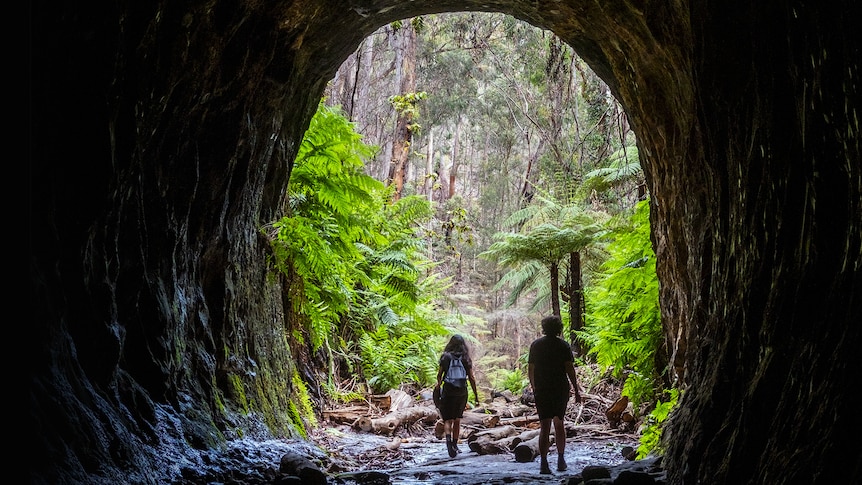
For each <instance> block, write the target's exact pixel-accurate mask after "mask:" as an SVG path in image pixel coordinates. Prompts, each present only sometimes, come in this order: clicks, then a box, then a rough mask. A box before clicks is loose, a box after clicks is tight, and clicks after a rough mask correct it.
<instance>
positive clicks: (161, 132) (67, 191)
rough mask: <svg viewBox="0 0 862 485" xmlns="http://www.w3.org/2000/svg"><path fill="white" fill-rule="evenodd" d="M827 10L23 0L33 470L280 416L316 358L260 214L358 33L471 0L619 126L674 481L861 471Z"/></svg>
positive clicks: (853, 235) (850, 70)
mask: <svg viewBox="0 0 862 485" xmlns="http://www.w3.org/2000/svg"><path fill="white" fill-rule="evenodd" d="M822 3H824V5H821V4H817V5H816V6H812V5H801V4H800V3H787V4H783V5H773V4H769V5H767V4H764V3H763V2H760V3H757V4H754V3H751V2H730V3H728V2H726V1H722V2H717V1H698V2H685V1H675V2H641V3H638V4H634V3H632V2H627V1H625V0H610V1H604V2H588V1H581V0H561V1H558V2H533V1H527V0H521V1H514V0H511V1H490V2H489V1H462V2H454V1H450V0H428V1H426V2H401V1H398V0H376V1H363V2H358V1H348V2H331V1H326V0H309V1H297V2H292V1H274V2H264V3H260V2H217V3H216V2H193V1H185V2H177V1H173V2H167V1H164V0H163V1H158V2H152V3H149V4H146V2H144V3H141V2H137V3H121V4H112V5H110V6H106V5H92V6H90V5H71V4H63V5H55V4H49V3H47V2H44V1H43V0H39V1H37V2H35V3H34V4H33V6H32V32H31V36H32V61H33V70H32V76H31V86H32V90H31V92H32V99H31V105H32V111H31V114H32V120H31V135H32V136H31V148H30V149H31V153H30V159H31V219H30V236H31V242H30V246H31V266H30V274H31V305H32V307H33V314H34V321H33V324H32V325H31V326H29V327H28V333H27V335H26V338H25V341H26V342H27V344H28V347H27V351H28V352H27V353H26V354H27V355H28V357H29V358H30V360H29V362H28V364H29V369H30V370H31V372H30V387H29V389H28V391H29V413H28V417H29V418H30V419H29V420H28V427H27V431H26V433H27V434H28V436H29V437H30V438H31V441H30V443H29V446H28V448H27V450H28V451H27V453H28V455H29V456H30V458H31V463H34V464H35V466H34V467H33V469H32V470H31V481H32V482H33V483H119V482H124V481H131V482H136V483H162V482H169V481H171V480H172V479H174V478H175V477H176V476H178V474H179V473H180V469H181V468H182V467H183V466H185V465H188V464H194V463H196V462H198V461H200V456H199V453H198V451H199V450H206V449H210V448H215V447H218V446H219V445H220V444H221V443H223V442H224V440H226V439H230V438H233V437H237V436H252V437H256V436H258V437H261V438H263V437H266V436H271V435H272V436H295V435H296V434H297V433H299V429H300V428H301V426H300V427H298V426H297V425H298V424H300V423H299V421H298V418H297V416H296V415H295V413H292V412H291V411H290V410H291V404H290V401H291V395H292V393H293V392H294V390H293V387H292V379H293V378H294V376H296V373H297V372H298V370H297V369H298V368H300V369H301V368H304V367H306V366H307V365H308V362H307V361H308V359H309V357H307V356H306V355H305V354H303V353H302V352H303V351H304V349H303V348H302V346H298V345H296V343H295V342H292V341H291V338H290V335H291V332H290V331H291V330H292V328H291V327H292V325H293V324H292V322H291V319H290V318H289V315H288V314H287V312H285V308H289V291H287V290H289V288H285V286H284V282H283V281H282V280H280V279H279V278H273V277H271V276H270V272H269V269H268V268H267V265H266V256H267V242H266V239H265V237H264V236H263V235H262V233H261V229H262V226H263V224H265V223H266V222H268V221H270V220H273V219H274V218H276V217H277V216H278V215H279V214H280V211H281V208H280V204H281V202H282V200H283V197H284V192H285V189H286V185H287V177H288V174H289V171H290V167H291V160H292V158H293V156H294V154H295V151H296V144H297V142H298V140H299V139H300V137H301V135H302V133H303V132H304V130H305V128H306V126H307V124H308V122H309V120H310V117H311V115H312V114H313V111H314V108H315V107H316V105H317V101H318V98H319V96H320V94H321V92H322V87H323V86H324V84H325V83H326V82H327V81H328V80H329V79H330V78H331V77H332V75H333V74H334V72H335V69H336V68H337V67H338V65H339V64H340V63H341V61H342V60H343V59H344V58H345V57H346V56H347V55H348V54H349V53H350V52H352V51H353V49H355V47H356V46H357V45H358V43H359V42H360V41H361V39H362V38H363V37H364V36H365V35H367V34H369V33H371V32H373V31H374V30H375V29H376V28H377V27H378V26H380V25H382V24H384V23H386V22H390V21H393V20H396V19H399V18H405V17H410V16H415V15H419V14H423V13H434V12H441V11H447V10H468V9H476V10H478V9H487V10H495V11H502V12H506V13H510V14H512V15H514V16H516V17H518V18H521V19H523V20H526V21H529V22H531V23H533V24H535V25H537V26H540V27H543V28H548V29H551V30H553V31H554V32H556V33H557V34H558V35H560V36H561V37H562V38H563V39H564V40H566V41H567V42H568V43H570V44H571V45H572V46H573V47H574V48H575V49H576V50H577V51H578V53H579V54H580V55H581V56H582V57H583V58H584V59H585V60H587V62H589V63H590V65H591V67H592V68H593V69H594V70H595V71H596V72H597V73H598V74H599V75H600V76H602V78H603V79H604V80H605V81H606V82H607V83H608V85H609V86H610V87H611V89H612V90H613V92H614V94H615V95H616V96H617V97H618V99H620V101H621V102H622V103H623V104H624V106H625V107H626V110H627V112H628V114H629V116H630V118H631V121H632V124H633V126H634V128H635V130H636V132H637V135H638V139H639V142H640V144H641V147H640V148H641V150H640V151H641V153H642V155H643V160H642V162H643V166H644V169H645V173H646V174H647V180H648V184H649V187H650V192H651V194H652V217H653V228H654V240H655V246H656V252H657V255H658V257H659V277H660V281H661V284H662V290H661V291H662V293H661V304H662V316H663V322H664V326H665V329H666V335H667V353H668V356H669V357H670V358H671V360H672V363H673V366H672V367H673V369H674V373H675V374H674V375H676V376H677V377H678V378H679V379H681V381H682V382H684V383H685V385H686V389H687V390H686V394H685V397H684V399H683V404H682V406H681V409H680V411H679V413H678V415H677V416H676V417H675V418H674V419H673V421H672V424H671V427H670V429H669V430H668V431H669V432H668V433H667V434H668V437H669V438H670V439H669V440H668V442H667V443H666V447H667V458H666V465H667V468H668V477H669V479H670V480H671V481H672V482H674V483H698V482H700V483H776V484H780V483H797V482H802V481H805V482H812V483H832V482H835V483H841V482H842V481H843V482H849V481H853V479H856V480H859V478H860V473H862V471H860V464H859V458H858V453H856V452H854V451H853V450H854V448H853V447H852V446H844V445H842V442H843V443H846V442H849V439H850V438H852V437H855V435H856V434H857V433H858V431H859V426H858V425H854V424H853V423H854V421H853V420H852V416H851V414H850V411H851V408H850V406H851V403H852V402H853V401H852V399H851V397H852V395H851V393H852V392H853V387H854V386H852V384H849V383H851V382H853V380H852V379H853V378H855V376H858V375H859V374H860V370H862V369H860V361H859V359H856V358H854V357H853V355H852V352H853V351H854V350H855V349H856V347H857V346H858V345H859V344H860V337H862V336H860V327H862V326H860V325H859V320H860V315H862V297H860V285H862V280H860V265H862V249H860V245H862V242H860V234H862V227H860V226H862V222H860V221H862V205H860V204H862V202H860V201H862V162H860V144H859V139H860V137H859V122H858V119H859V112H858V110H859V108H858V106H859V100H860V96H859V94H860V86H859V79H860V74H862V73H860V69H859V62H860V59H859V57H860V55H859V53H860V41H859V40H858V36H856V35H854V34H853V33H854V32H855V29H856V26H855V21H856V20H858V19H859V18H862V17H860V15H859V13H860V11H859V8H860V7H859V6H858V5H857V4H856V3H854V2H852V1H851V0H844V1H839V2H831V3H830V4H829V5H825V3H827V2H822ZM334 32H337V33H338V34H337V35H333V33H334ZM842 440H847V441H842Z"/></svg>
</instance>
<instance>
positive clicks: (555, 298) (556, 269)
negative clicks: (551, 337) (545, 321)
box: [548, 262, 561, 317]
mask: <svg viewBox="0 0 862 485" xmlns="http://www.w3.org/2000/svg"><path fill="white" fill-rule="evenodd" d="M548 269H549V270H550V272H551V310H552V311H553V312H554V315H556V316H558V317H559V316H561V315H560V264H559V263H557V262H554V263H551V266H550V267H549V268H548Z"/></svg>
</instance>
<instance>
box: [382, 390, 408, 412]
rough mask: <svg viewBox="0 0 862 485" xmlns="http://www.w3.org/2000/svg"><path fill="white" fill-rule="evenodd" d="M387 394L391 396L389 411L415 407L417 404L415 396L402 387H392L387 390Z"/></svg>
mask: <svg viewBox="0 0 862 485" xmlns="http://www.w3.org/2000/svg"><path fill="white" fill-rule="evenodd" d="M385 396H387V397H388V398H389V408H388V410H389V412H394V411H399V410H401V409H406V408H409V407H413V405H414V404H415V400H414V399H413V397H412V396H411V395H410V394H407V393H406V392H404V391H402V390H401V389H390V390H388V391H386V394H385Z"/></svg>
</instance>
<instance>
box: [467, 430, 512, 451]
mask: <svg viewBox="0 0 862 485" xmlns="http://www.w3.org/2000/svg"><path fill="white" fill-rule="evenodd" d="M517 433H518V429H517V428H515V427H514V426H500V427H497V428H492V429H488V430H485V431H480V432H478V433H475V434H473V435H472V436H470V437H469V438H468V440H467V446H469V447H470V450H471V451H475V452H476V453H478V454H480V455H499V454H500V453H506V452H508V451H509V443H510V441H511V440H508V441H507V440H506V438H509V437H512V436H514V435H515V434H517Z"/></svg>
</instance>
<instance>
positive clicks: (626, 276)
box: [578, 201, 662, 405]
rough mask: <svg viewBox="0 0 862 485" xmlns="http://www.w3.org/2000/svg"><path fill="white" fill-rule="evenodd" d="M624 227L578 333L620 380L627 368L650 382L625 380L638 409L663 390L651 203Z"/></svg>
mask: <svg viewBox="0 0 862 485" xmlns="http://www.w3.org/2000/svg"><path fill="white" fill-rule="evenodd" d="M625 222H626V223H625V224H621V225H619V226H617V227H616V229H615V230H614V231H613V233H612V235H611V238H612V242H611V243H610V244H609V245H608V248H607V249H608V253H609V255H610V257H609V259H608V260H607V261H606V262H605V264H604V272H603V276H601V277H600V278H599V279H598V281H597V282H596V283H595V284H594V285H591V286H589V287H588V288H587V315H586V317H587V318H586V325H585V327H584V329H583V330H582V331H581V332H579V333H578V335H579V337H581V338H582V339H583V340H584V341H585V342H587V344H588V346H589V349H590V351H589V352H590V354H592V355H594V356H595V357H596V362H597V363H598V364H599V365H601V366H602V367H604V368H606V369H607V368H610V369H613V371H614V374H615V375H616V376H617V377H619V376H621V375H622V372H623V371H624V370H633V371H634V372H635V374H634V375H637V376H640V377H639V378H641V379H646V380H647V381H648V382H649V383H651V384H653V386H645V385H644V384H643V382H641V381H639V380H638V379H632V380H631V382H628V380H627V381H626V384H625V386H626V387H628V389H625V388H624V391H623V392H624V393H625V394H627V395H629V396H630V397H631V398H632V400H633V401H634V402H635V404H636V405H637V404H638V403H640V402H642V401H646V400H650V399H651V398H652V394H653V391H652V387H657V386H658V382H657V381H658V372H659V369H656V368H655V354H656V351H657V350H658V348H659V346H660V345H661V343H662V333H661V320H660V312H659V306H658V278H657V276H656V272H655V254H654V253H653V250H652V245H651V243H650V239H649V203H648V201H643V202H640V203H638V205H637V206H636V208H635V211H634V213H633V214H632V215H631V218H630V219H629V220H628V221H625Z"/></svg>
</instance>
